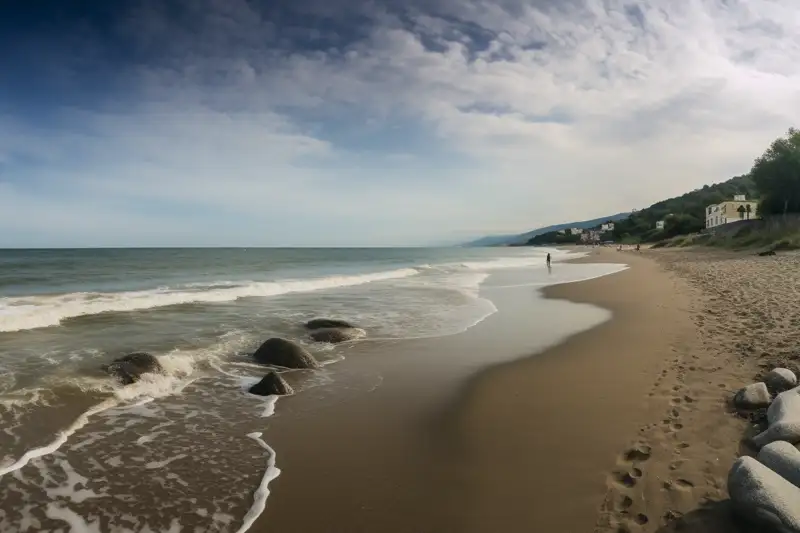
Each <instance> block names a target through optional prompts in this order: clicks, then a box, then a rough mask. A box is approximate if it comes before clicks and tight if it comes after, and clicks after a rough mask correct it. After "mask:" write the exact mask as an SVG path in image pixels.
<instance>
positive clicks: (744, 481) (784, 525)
mask: <svg viewBox="0 0 800 533" xmlns="http://www.w3.org/2000/svg"><path fill="white" fill-rule="evenodd" d="M728 493H729V494H730V497H731V503H732V507H733V510H734V512H736V513H737V514H739V515H740V516H741V517H742V518H744V519H746V520H748V521H750V522H752V523H754V524H759V525H762V526H766V527H767V528H770V527H771V529H770V530H771V531H777V532H781V533H796V532H798V531H800V488H797V487H795V486H794V485H792V484H791V483H789V482H788V481H786V480H785V479H783V478H782V477H781V476H779V475H778V474H776V473H775V472H773V471H772V470H770V469H769V468H767V467H766V466H764V465H762V464H761V463H759V462H758V461H756V460H755V459H753V458H752V457H740V458H739V459H737V460H736V462H734V463H733V467H732V468H731V470H730V473H729V474H728ZM758 531H762V529H758Z"/></svg>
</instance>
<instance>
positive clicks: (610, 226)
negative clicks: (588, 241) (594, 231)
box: [600, 222, 614, 231]
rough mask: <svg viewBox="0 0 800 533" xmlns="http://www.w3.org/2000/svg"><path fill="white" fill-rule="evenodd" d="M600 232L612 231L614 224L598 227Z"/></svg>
mask: <svg viewBox="0 0 800 533" xmlns="http://www.w3.org/2000/svg"><path fill="white" fill-rule="evenodd" d="M600 231H614V223H613V222H606V223H605V224H602V225H601V226H600Z"/></svg>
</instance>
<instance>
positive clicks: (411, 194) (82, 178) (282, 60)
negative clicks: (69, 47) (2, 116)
mask: <svg viewBox="0 0 800 533" xmlns="http://www.w3.org/2000/svg"><path fill="white" fill-rule="evenodd" d="M419 5H423V4H419ZM326 6H327V7H326ZM311 7H315V8H316V9H318V10H324V9H329V11H328V15H329V16H331V17H333V18H332V19H330V20H328V22H329V23H330V26H331V27H332V28H337V31H340V30H339V28H345V27H347V24H348V20H349V19H346V17H345V15H347V16H350V15H351V14H352V12H351V11H345V12H343V13H344V15H341V13H342V12H337V10H336V9H337V8H338V7H339V6H337V5H336V4H331V3H319V4H317V5H316V6H311V5H310V4H309V8H311ZM359 10H360V14H361V15H362V16H365V17H367V18H368V19H369V20H371V23H370V25H367V26H361V27H358V28H351V29H350V30H349V31H348V32H346V33H347V34H344V33H341V34H339V35H337V36H335V37H336V38H334V36H332V35H326V34H325V27H324V26H321V27H320V28H321V29H320V28H318V29H317V30H315V31H317V33H316V34H312V33H311V32H309V31H305V33H304V32H303V31H297V32H295V33H292V32H289V31H288V30H285V28H284V29H279V28H280V25H279V24H278V23H277V22H275V21H273V20H270V19H269V17H267V16H265V15H264V14H259V13H257V12H255V11H254V10H253V9H252V8H251V7H250V6H249V5H248V4H247V3H246V2H243V1H241V2H225V3H221V2H211V1H209V2H207V3H205V4H203V5H195V6H194V8H193V9H192V16H191V18H189V19H188V22H186V23H185V24H183V25H181V26H176V25H174V24H170V23H168V21H167V19H166V18H165V15H164V13H160V12H157V11H148V12H137V13H136V14H134V15H132V16H131V18H129V19H128V21H127V23H126V24H124V25H122V28H123V29H124V30H126V31H127V32H128V33H126V35H128V36H129V37H131V36H132V37H135V38H136V42H137V43H138V47H139V49H140V50H144V51H150V52H154V51H161V53H160V54H158V56H159V57H160V61H159V62H158V63H157V64H147V65H139V66H136V67H135V68H130V69H128V70H126V71H124V73H123V74H122V75H123V76H124V77H125V79H127V80H128V82H129V83H130V85H131V86H132V87H134V88H135V89H136V91H135V92H136V94H137V95H138V98H139V101H138V102H136V103H135V105H134V106H133V107H132V108H126V109H124V110H123V111H118V112H114V113H109V112H108V111H91V112H87V111H71V112H68V113H67V114H62V119H64V120H68V121H69V122H70V123H72V124H74V125H79V126H80V127H77V128H68V133H66V132H62V131H59V132H58V134H57V135H55V134H51V135H42V134H41V132H32V131H30V130H26V129H25V128H22V127H20V126H19V125H18V124H17V125H16V126H13V127H9V126H8V125H7V124H6V127H5V128H3V127H2V126H0V153H5V154H8V153H14V152H16V153H19V152H26V153H28V154H29V155H30V156H32V157H37V158H41V159H43V160H49V161H52V162H53V164H55V163H56V162H58V163H59V164H63V165H64V167H63V168H64V171H65V174H69V178H68V179H69V180H71V181H72V182H73V183H75V186H76V187H80V188H82V189H84V190H86V191H91V194H93V195H97V196H98V197H100V198H104V197H108V198H110V199H115V201H118V202H122V203H125V202H126V201H129V202H130V203H131V205H138V202H144V201H146V200H148V199H149V200H150V201H152V200H153V199H158V200H162V201H163V200H164V199H167V200H169V201H172V202H178V203H180V204H182V205H184V207H185V206H188V205H195V206H197V209H201V210H202V209H207V210H209V213H210V216H211V215H212V214H214V213H217V215H216V216H218V217H224V216H233V215H231V213H238V214H245V215H246V216H247V217H254V218H252V220H253V221H254V223H257V221H261V222H262V223H264V224H267V225H268V230H267V231H265V232H262V231H255V230H254V229H253V228H252V227H250V228H243V230H242V231H244V232H249V233H248V237H249V238H250V239H251V240H252V243H253V244H258V243H263V244H291V243H292V242H296V243H298V244H325V243H332V244H379V243H395V242H398V243H409V242H426V241H432V240H436V239H437V238H439V237H440V236H445V237H446V236H447V235H450V234H460V233H461V232H463V231H464V230H465V229H466V228H469V229H470V230H472V229H474V228H484V229H485V230H486V231H503V232H505V231H513V230H520V231H522V230H525V229H528V228H531V227H534V226H536V225H544V224H549V223H556V222H562V221H568V220H572V219H580V218H590V217H594V216H601V215H603V214H610V213H612V212H617V211H620V210H625V209H630V208H632V207H640V208H641V207H645V206H646V205H649V204H650V203H652V202H655V201H658V200H660V199H663V198H665V197H669V196H672V195H676V194H681V193H683V192H685V191H687V190H691V189H693V188H695V187H698V186H702V185H703V184H705V183H710V182H716V181H721V180H724V179H727V178H728V177H731V176H732V175H735V174H739V173H743V172H745V171H747V170H748V168H749V166H750V164H751V162H752V160H753V158H754V157H756V156H757V155H758V154H759V153H760V152H761V151H762V150H763V149H764V148H765V147H766V145H767V144H768V143H769V141H770V140H771V139H772V138H774V137H775V136H777V135H779V134H781V133H782V132H783V131H785V130H786V128H788V127H789V126H791V125H793V124H797V123H798V122H800V63H798V62H797V61H796V58H797V57H800V17H798V8H797V7H796V5H795V3H794V0H752V1H749V2H744V1H743V0H742V1H737V0H727V1H722V0H687V1H686V2H681V3H678V4H676V3H675V2H669V1H667V0H660V1H653V2H647V3H646V4H644V3H640V4H636V5H634V4H633V3H625V2H621V1H616V0H606V1H600V0H586V1H585V2H577V1H575V2H566V3H559V4H555V3H554V4H552V5H550V6H548V5H547V4H545V3H543V2H488V1H482V0H472V1H465V2H452V3H451V2H444V1H441V2H439V3H437V4H435V5H433V6H426V7H423V8H419V7H418V8H416V9H415V8H408V9H407V10H405V11H404V15H403V16H402V17H401V16H400V15H398V14H397V13H399V12H398V11H397V10H395V9H393V8H391V6H390V7H386V6H382V5H379V4H374V3H373V4H364V5H362V6H361V7H360V8H359ZM337 17H340V18H338V19H337ZM131 28H137V29H138V30H139V31H138V32H133V31H132V30H131ZM282 32H283V33H282ZM287 35H288V36H289V37H287ZM312 37H314V38H316V42H317V43H321V42H325V43H328V44H327V45H326V46H325V47H323V48H322V49H319V48H318V49H315V50H312V49H310V48H308V46H309V42H310V41H312V40H313V39H312ZM297 39H301V40H303V42H304V46H298V45H297V42H295V41H296V40H297ZM330 43H333V44H330ZM331 123H333V124H336V125H337V126H338V128H339V130H337V131H340V130H342V129H346V130H364V131H368V130H367V128H368V127H374V126H375V125H377V126H378V127H377V130H380V127H381V126H385V125H387V124H388V125H391V124H393V123H403V124H411V125H413V127H407V128H405V129H403V131H404V132H410V133H407V134H409V135H413V134H415V132H419V134H420V135H426V136H430V138H431V153H426V154H420V153H409V152H408V150H407V149H406V148H403V149H398V150H393V149H392V146H391V141H392V139H391V135H390V134H387V133H386V132H383V134H384V135H387V141H386V143H388V145H389V146H388V147H386V146H382V147H381V148H380V149H378V148H372V149H366V148H364V149H361V148H359V147H358V146H353V145H352V143H345V142H343V141H342V138H340V137H337V135H336V134H330V133H328V132H327V131H328V130H326V128H325V125H326V124H331ZM370 125H371V126H370ZM4 130H5V131H4ZM377 130H376V131H377ZM437 153H438V154H440V155H437ZM454 154H455V155H454ZM77 156H80V157H77ZM454 158H458V159H460V161H456V162H454V161H453V159H454ZM6 159H8V157H6ZM76 159H80V161H76ZM51 172H52V170H51ZM0 179H2V178H0ZM64 179H67V178H64ZM126 199H127V200H126ZM176 216H177V215H176ZM278 220H282V221H283V222H282V225H276V224H277V222H276V221H278ZM178 225H180V224H178ZM167 226H168V224H167ZM84 229H85V228H82V229H81V231H84ZM168 230H169V229H168V227H165V231H168ZM87 231H88V230H87ZM309 232H311V233H309ZM287 239H288V241H287Z"/></svg>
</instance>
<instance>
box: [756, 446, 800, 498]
mask: <svg viewBox="0 0 800 533" xmlns="http://www.w3.org/2000/svg"><path fill="white" fill-rule="evenodd" d="M756 459H758V460H759V461H760V462H761V464H763V465H764V466H766V467H768V468H769V469H770V470H772V471H773V472H775V473H776V474H778V475H780V476H781V477H782V478H783V479H785V480H786V481H788V482H789V483H791V484H792V485H794V486H795V487H800V450H798V449H797V448H795V447H794V445H793V444H789V443H788V442H786V441H784V440H778V441H775V442H771V443H769V444H767V445H766V446H764V447H763V448H761V451H760V452H758V457H756Z"/></svg>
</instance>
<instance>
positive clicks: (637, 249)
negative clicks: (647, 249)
mask: <svg viewBox="0 0 800 533" xmlns="http://www.w3.org/2000/svg"><path fill="white" fill-rule="evenodd" d="M636 251H637V252H639V251H641V250H639V245H638V244H637V245H636Z"/></svg>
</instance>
